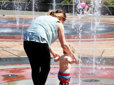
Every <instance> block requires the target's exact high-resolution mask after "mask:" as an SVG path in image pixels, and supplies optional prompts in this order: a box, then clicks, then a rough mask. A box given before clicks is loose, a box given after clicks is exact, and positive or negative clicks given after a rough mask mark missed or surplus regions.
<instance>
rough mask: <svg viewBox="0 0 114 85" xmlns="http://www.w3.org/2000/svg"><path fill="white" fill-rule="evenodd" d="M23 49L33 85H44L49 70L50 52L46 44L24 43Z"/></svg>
mask: <svg viewBox="0 0 114 85" xmlns="http://www.w3.org/2000/svg"><path fill="white" fill-rule="evenodd" d="M24 49H25V52H26V54H27V56H28V58H29V62H30V65H31V68H32V79H33V82H34V85H45V82H46V79H47V76H48V73H49V70H50V52H49V47H48V44H42V43H37V42H27V41H25V42H24Z"/></svg>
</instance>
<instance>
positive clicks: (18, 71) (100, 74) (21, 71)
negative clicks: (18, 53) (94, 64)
mask: <svg viewBox="0 0 114 85" xmlns="http://www.w3.org/2000/svg"><path fill="white" fill-rule="evenodd" d="M23 65H28V66H29V64H20V65H19V66H23ZM0 66H3V67H5V66H15V68H6V69H0V83H4V82H9V81H15V80H24V79H31V68H30V67H22V68H21V67H18V68H16V65H0ZM104 67H105V66H104ZM58 70H59V68H58V67H51V70H50V73H49V78H56V77H57V73H58ZM91 72H93V69H92V68H90V67H81V71H80V73H81V78H108V79H114V75H112V74H114V68H105V69H104V68H101V69H96V70H95V73H96V75H94V74H92V75H90V73H91ZM78 73H79V68H78V67H72V70H71V77H72V78H78V76H79V75H78ZM7 75H9V76H8V77H4V76H7ZM12 75H14V77H10V76H12ZM15 75H18V76H15ZM72 85H73V84H72ZM75 85H76V84H75ZM82 85H104V84H82Z"/></svg>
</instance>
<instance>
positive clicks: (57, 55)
mask: <svg viewBox="0 0 114 85" xmlns="http://www.w3.org/2000/svg"><path fill="white" fill-rule="evenodd" d="M49 50H50V53H51V54H52V56H53V57H54V58H56V57H59V56H60V55H59V54H57V53H56V52H54V51H53V50H52V48H51V47H50V48H49Z"/></svg>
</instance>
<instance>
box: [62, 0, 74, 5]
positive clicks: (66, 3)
mask: <svg viewBox="0 0 114 85" xmlns="http://www.w3.org/2000/svg"><path fill="white" fill-rule="evenodd" d="M61 4H63V5H69V4H73V0H63V1H62V2H61Z"/></svg>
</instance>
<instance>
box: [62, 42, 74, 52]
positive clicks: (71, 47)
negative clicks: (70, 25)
mask: <svg viewBox="0 0 114 85" xmlns="http://www.w3.org/2000/svg"><path fill="white" fill-rule="evenodd" d="M68 46H69V48H70V49H71V51H72V53H76V50H75V48H74V47H73V46H72V45H70V44H69V45H68ZM63 53H64V54H66V52H65V51H63Z"/></svg>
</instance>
